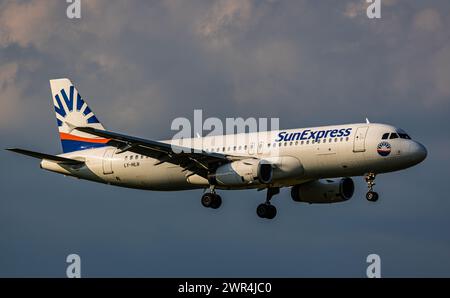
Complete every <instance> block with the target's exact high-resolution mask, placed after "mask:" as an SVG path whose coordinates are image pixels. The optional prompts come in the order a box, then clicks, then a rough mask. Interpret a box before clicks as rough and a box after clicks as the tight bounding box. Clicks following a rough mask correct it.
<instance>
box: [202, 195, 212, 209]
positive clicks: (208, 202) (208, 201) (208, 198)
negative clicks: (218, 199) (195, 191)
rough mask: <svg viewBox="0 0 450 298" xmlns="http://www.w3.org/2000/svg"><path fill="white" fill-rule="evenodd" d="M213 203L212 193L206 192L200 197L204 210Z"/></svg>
mask: <svg viewBox="0 0 450 298" xmlns="http://www.w3.org/2000/svg"><path fill="white" fill-rule="evenodd" d="M213 201H214V194H212V193H209V192H207V193H205V194H204V195H203V196H202V205H203V207H206V208H209V207H211V205H212V204H213Z"/></svg>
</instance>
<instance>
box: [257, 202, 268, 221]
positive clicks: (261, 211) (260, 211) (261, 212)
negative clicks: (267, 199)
mask: <svg viewBox="0 0 450 298" xmlns="http://www.w3.org/2000/svg"><path fill="white" fill-rule="evenodd" d="M268 206H269V205H267V204H260V205H258V207H257V208H256V214H257V215H258V216H259V217H261V218H267V213H268V212H269V208H268Z"/></svg>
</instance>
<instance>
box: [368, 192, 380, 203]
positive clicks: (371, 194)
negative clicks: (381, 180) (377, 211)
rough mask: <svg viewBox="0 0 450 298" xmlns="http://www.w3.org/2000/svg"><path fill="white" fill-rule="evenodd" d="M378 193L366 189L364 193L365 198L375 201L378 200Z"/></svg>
mask: <svg viewBox="0 0 450 298" xmlns="http://www.w3.org/2000/svg"><path fill="white" fill-rule="evenodd" d="M378 197H379V196H378V193H376V192H374V191H368V192H367V193H366V199H367V201H369V202H376V201H378Z"/></svg>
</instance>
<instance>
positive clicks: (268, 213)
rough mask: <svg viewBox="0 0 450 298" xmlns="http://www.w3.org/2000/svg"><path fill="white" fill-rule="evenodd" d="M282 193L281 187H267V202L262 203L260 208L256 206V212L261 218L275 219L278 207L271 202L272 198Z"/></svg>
mask: <svg viewBox="0 0 450 298" xmlns="http://www.w3.org/2000/svg"><path fill="white" fill-rule="evenodd" d="M278 193H280V188H279V187H269V188H268V189H267V197H266V202H265V203H263V204H260V205H259V206H258V208H256V214H258V216H259V217H261V218H267V219H273V218H275V216H276V215H277V208H276V207H275V206H273V205H272V204H270V200H271V199H272V197H273V196H274V195H276V194H278Z"/></svg>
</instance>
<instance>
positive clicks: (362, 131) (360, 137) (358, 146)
mask: <svg viewBox="0 0 450 298" xmlns="http://www.w3.org/2000/svg"><path fill="white" fill-rule="evenodd" d="M368 129H369V127H368V126H363V127H358V129H357V130H356V134H355V139H354V141H353V152H364V151H366V135H367V130H368Z"/></svg>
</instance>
